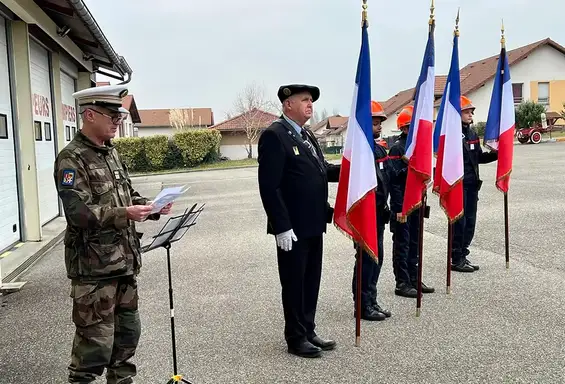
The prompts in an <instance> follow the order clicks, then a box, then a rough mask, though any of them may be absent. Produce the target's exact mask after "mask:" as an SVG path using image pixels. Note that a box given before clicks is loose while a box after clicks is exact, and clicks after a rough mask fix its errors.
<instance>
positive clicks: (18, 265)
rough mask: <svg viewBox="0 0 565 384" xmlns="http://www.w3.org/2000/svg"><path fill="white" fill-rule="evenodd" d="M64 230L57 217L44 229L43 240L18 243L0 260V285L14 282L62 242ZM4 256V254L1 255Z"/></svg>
mask: <svg viewBox="0 0 565 384" xmlns="http://www.w3.org/2000/svg"><path fill="white" fill-rule="evenodd" d="M65 229H66V221H65V218H64V217H58V218H56V219H55V220H53V221H52V222H51V223H48V224H47V225H46V226H45V227H44V228H43V232H44V240H42V241H39V242H36V241H27V242H25V243H19V244H17V245H16V246H14V247H13V248H12V250H10V251H9V253H10V255H9V256H4V257H3V258H2V259H0V263H2V279H1V280H2V283H3V284H4V283H11V282H14V281H16V280H17V279H18V278H19V277H20V276H21V275H22V274H23V273H24V272H26V271H27V270H28V269H29V268H30V267H32V266H33V264H35V263H36V262H37V261H38V260H40V259H41V257H42V256H43V255H45V254H46V253H48V252H49V251H50V250H52V249H53V248H54V247H56V246H57V245H59V243H60V242H61V241H63V238H64V235H65ZM3 255H5V253H4V254H3Z"/></svg>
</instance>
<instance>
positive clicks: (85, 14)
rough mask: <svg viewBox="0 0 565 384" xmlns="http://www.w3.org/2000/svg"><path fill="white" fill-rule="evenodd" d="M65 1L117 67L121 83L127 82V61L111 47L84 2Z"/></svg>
mask: <svg viewBox="0 0 565 384" xmlns="http://www.w3.org/2000/svg"><path fill="white" fill-rule="evenodd" d="M67 2H68V3H69V4H70V5H71V6H72V7H73V8H74V9H75V11H76V13H77V15H78V17H79V18H80V19H81V20H82V22H83V23H84V24H85V25H86V26H87V27H88V29H89V30H90V32H91V33H92V34H93V35H94V37H95V38H96V40H98V42H99V43H100V45H101V46H102V49H103V50H104V52H105V53H106V54H107V55H108V57H109V58H110V60H111V61H112V63H113V64H114V65H115V66H116V67H117V68H118V72H119V73H120V75H121V76H122V80H124V81H123V82H122V83H121V84H127V83H129V82H130V81H131V74H132V72H133V71H132V69H131V68H130V66H129V64H128V63H127V61H126V60H125V59H124V58H123V56H118V55H117V54H116V51H114V49H113V48H112V46H111V45H110V43H109V42H108V39H106V37H105V36H104V34H103V33H102V30H101V29H100V27H99V26H98V24H97V23H96V21H95V20H94V18H93V17H92V14H91V13H90V11H89V10H88V8H87V7H86V4H84V2H83V1H82V0H67ZM125 75H127V80H125V79H124V77H125Z"/></svg>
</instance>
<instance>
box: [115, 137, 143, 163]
mask: <svg viewBox="0 0 565 384" xmlns="http://www.w3.org/2000/svg"><path fill="white" fill-rule="evenodd" d="M112 142H113V143H114V145H115V146H116V149H117V151H118V153H119V154H120V157H121V158H122V161H123V162H124V163H125V164H126V166H127V167H128V168H129V170H130V171H147V170H149V169H150V167H149V162H148V161H147V157H146V156H145V148H144V140H143V137H120V138H118V139H115V140H113V141H112Z"/></svg>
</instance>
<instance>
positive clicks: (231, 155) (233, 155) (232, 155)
mask: <svg viewBox="0 0 565 384" xmlns="http://www.w3.org/2000/svg"><path fill="white" fill-rule="evenodd" d="M252 151H253V153H252V155H253V158H254V159H255V158H257V145H256V144H253V146H252ZM220 155H221V156H225V157H227V158H228V159H230V160H242V159H247V150H246V149H245V145H243V144H229V145H220Z"/></svg>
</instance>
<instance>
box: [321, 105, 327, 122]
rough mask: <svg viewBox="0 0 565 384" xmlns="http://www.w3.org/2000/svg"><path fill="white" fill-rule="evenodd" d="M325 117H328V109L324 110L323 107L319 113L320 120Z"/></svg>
mask: <svg viewBox="0 0 565 384" xmlns="http://www.w3.org/2000/svg"><path fill="white" fill-rule="evenodd" d="M327 118H328V111H326V109H325V108H324V110H323V111H322V114H321V115H320V121H322V120H325V119H327Z"/></svg>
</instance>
